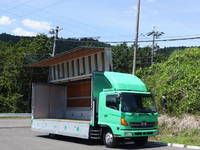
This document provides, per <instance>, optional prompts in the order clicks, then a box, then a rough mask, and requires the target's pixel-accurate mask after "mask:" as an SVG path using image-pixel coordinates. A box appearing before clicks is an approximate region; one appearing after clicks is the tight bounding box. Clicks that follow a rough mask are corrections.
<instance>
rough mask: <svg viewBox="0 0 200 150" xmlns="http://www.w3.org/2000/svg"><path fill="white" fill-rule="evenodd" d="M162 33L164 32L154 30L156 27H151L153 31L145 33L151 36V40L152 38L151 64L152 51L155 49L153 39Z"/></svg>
mask: <svg viewBox="0 0 200 150" xmlns="http://www.w3.org/2000/svg"><path fill="white" fill-rule="evenodd" d="M163 34H165V33H164V32H159V31H156V27H155V26H154V27H153V31H152V32H149V33H147V36H152V37H153V40H152V50H151V65H152V64H153V63H154V62H153V61H154V51H155V40H156V39H158V38H159V37H160V36H162V35H163Z"/></svg>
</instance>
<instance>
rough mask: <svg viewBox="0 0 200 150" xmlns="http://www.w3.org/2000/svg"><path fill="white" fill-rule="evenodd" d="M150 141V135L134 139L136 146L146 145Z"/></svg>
mask: <svg viewBox="0 0 200 150" xmlns="http://www.w3.org/2000/svg"><path fill="white" fill-rule="evenodd" d="M147 142H148V137H138V138H135V139H134V143H135V145H136V146H144V145H145V144H146V143H147Z"/></svg>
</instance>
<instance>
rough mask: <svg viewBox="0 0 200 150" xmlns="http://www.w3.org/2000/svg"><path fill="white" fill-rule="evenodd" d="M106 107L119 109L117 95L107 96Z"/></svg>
mask: <svg viewBox="0 0 200 150" xmlns="http://www.w3.org/2000/svg"><path fill="white" fill-rule="evenodd" d="M106 107H108V108H111V109H114V110H119V102H118V98H117V95H108V96H106Z"/></svg>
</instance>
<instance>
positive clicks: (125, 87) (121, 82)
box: [104, 72, 148, 92]
mask: <svg viewBox="0 0 200 150" xmlns="http://www.w3.org/2000/svg"><path fill="white" fill-rule="evenodd" d="M104 76H105V77H106V78H107V80H108V81H109V82H110V84H111V86H112V88H113V89H114V90H117V91H141V92H148V90H147V87H146V85H145V84H144V83H143V82H142V80H140V79H139V78H138V77H136V76H134V75H132V74H126V73H118V72H104Z"/></svg>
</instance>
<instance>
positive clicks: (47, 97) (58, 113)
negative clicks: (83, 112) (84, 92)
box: [32, 83, 66, 119]
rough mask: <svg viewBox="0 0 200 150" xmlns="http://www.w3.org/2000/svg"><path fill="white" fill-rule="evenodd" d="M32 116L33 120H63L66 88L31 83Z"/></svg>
mask: <svg viewBox="0 0 200 150" xmlns="http://www.w3.org/2000/svg"><path fill="white" fill-rule="evenodd" d="M32 86H33V87H32V90H33V92H32V114H33V118H34V119H41V118H46V119H48V118H55V119H56V118H65V114H66V101H65V100H66V87H65V86H58V85H53V84H40V83H33V85H32Z"/></svg>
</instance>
